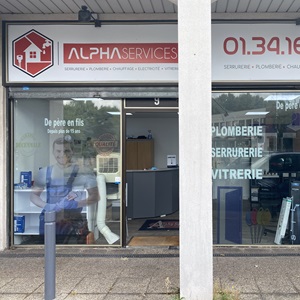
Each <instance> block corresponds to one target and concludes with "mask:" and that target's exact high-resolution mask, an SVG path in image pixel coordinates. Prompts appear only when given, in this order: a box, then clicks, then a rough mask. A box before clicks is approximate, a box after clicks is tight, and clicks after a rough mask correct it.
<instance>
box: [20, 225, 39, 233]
mask: <svg viewBox="0 0 300 300" xmlns="http://www.w3.org/2000/svg"><path fill="white" fill-rule="evenodd" d="M15 235H39V226H29V227H26V229H25V231H24V232H15Z"/></svg>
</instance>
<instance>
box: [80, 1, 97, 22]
mask: <svg viewBox="0 0 300 300" xmlns="http://www.w3.org/2000/svg"><path fill="white" fill-rule="evenodd" d="M93 15H97V18H95V17H94V16H93ZM78 21H79V22H90V21H94V23H95V27H101V21H100V20H99V16H98V14H97V13H95V12H91V11H89V10H88V8H87V6H85V5H82V6H81V10H80V11H79V12H78Z"/></svg>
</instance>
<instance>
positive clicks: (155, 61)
mask: <svg viewBox="0 0 300 300" xmlns="http://www.w3.org/2000/svg"><path fill="white" fill-rule="evenodd" d="M298 27H299V26H296V25H295V24H214V25H212V80H213V81H214V82H228V81H231V82H267V81H273V82H274V81H283V82H284V81H296V80H299V78H300V33H299V30H298V29H299V28H298ZM6 34H7V49H6V62H7V63H6V82H7V83H22V84H24V83H57V82H59V83H63V82H65V83H66V82H70V83H76V82H82V83H142V82H145V83H163V82H168V83H177V82H178V37H177V25H175V24H173V25H171V24H166V25H164V24H160V25H159V24H157V25H153V24H151V25H103V26H102V27H101V28H97V27H94V26H93V25H77V24H76V25H75V24H72V25H70V24H69V25H67V24H65V25H63V24H47V25H46V24H45V25H41V24H35V25H33V24H23V25H20V24H19V23H15V24H7V32H6Z"/></svg>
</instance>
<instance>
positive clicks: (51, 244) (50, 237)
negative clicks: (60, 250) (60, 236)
mask: <svg viewBox="0 0 300 300" xmlns="http://www.w3.org/2000/svg"><path fill="white" fill-rule="evenodd" d="M55 249H56V224H55V212H54V211H49V212H45V300H53V299H55V265H56V263H55V257H56V255H55V252H56V250H55Z"/></svg>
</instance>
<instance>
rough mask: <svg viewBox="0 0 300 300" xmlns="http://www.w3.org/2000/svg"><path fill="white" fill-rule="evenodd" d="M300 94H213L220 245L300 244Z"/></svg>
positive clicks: (216, 235) (214, 172)
mask: <svg viewBox="0 0 300 300" xmlns="http://www.w3.org/2000/svg"><path fill="white" fill-rule="evenodd" d="M299 108H300V94H298V93H213V95H212V147H213V148H212V157H213V158H212V179H213V204H214V205H213V208H214V212H213V213H214V243H215V244H261V245H274V244H278V245H281V244H299V243H300V208H299V207H300V206H299V205H300V113H299Z"/></svg>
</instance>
